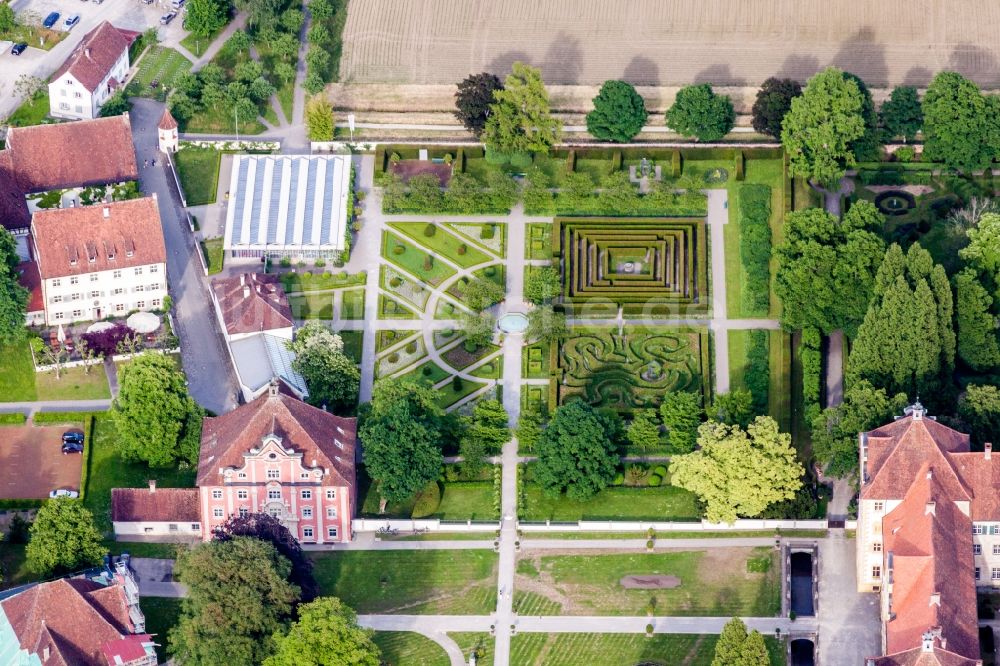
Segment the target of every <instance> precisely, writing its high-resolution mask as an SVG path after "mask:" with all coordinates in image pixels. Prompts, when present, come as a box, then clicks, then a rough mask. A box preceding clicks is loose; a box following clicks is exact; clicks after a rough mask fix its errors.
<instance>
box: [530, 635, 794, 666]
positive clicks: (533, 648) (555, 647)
mask: <svg viewBox="0 0 1000 666" xmlns="http://www.w3.org/2000/svg"><path fill="white" fill-rule="evenodd" d="M718 640H719V637H718V636H714V635H700V636H699V635H696V634H656V635H654V636H652V637H651V638H646V636H644V635H643V634H536V633H519V634H516V635H515V636H514V637H513V638H511V642H510V663H512V664H521V665H523V666H534V665H540V664H545V666H576V665H577V664H587V665H588V666H620V665H621V664H656V665H657V666H659V665H661V664H663V665H668V664H669V665H670V666H674V665H676V664H683V665H684V666H709V665H710V664H711V663H712V659H713V658H714V656H715V644H716V642H718ZM764 641H765V642H766V643H767V647H768V652H769V653H770V655H771V664H772V666H785V654H784V649H783V644H782V643H780V642H779V641H776V640H774V638H772V637H769V636H765V637H764Z"/></svg>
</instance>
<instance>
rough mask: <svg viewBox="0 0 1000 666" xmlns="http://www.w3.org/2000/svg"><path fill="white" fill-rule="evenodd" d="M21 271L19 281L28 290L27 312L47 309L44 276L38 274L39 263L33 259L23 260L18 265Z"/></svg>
mask: <svg viewBox="0 0 1000 666" xmlns="http://www.w3.org/2000/svg"><path fill="white" fill-rule="evenodd" d="M17 270H18V271H19V272H20V278H19V279H18V282H20V283H21V286H22V287H24V288H25V289H27V290H28V307H27V310H26V311H27V312H41V311H43V310H44V309H45V301H44V300H43V299H42V278H41V277H40V276H39V275H38V264H36V263H35V262H33V261H22V262H21V263H20V264H18V265H17Z"/></svg>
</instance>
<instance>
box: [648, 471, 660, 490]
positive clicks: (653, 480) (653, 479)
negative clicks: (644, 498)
mask: <svg viewBox="0 0 1000 666" xmlns="http://www.w3.org/2000/svg"><path fill="white" fill-rule="evenodd" d="M662 482H663V478H662V477H660V476H659V475H658V474H650V475H649V479H648V480H647V481H646V484H647V485H650V486H654V487H655V486H658V485H660V484H661V483H662Z"/></svg>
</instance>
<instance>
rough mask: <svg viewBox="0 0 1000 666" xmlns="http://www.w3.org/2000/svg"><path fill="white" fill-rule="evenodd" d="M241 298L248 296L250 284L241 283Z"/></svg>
mask: <svg viewBox="0 0 1000 666" xmlns="http://www.w3.org/2000/svg"><path fill="white" fill-rule="evenodd" d="M243 298H250V285H246V284H245V285H243Z"/></svg>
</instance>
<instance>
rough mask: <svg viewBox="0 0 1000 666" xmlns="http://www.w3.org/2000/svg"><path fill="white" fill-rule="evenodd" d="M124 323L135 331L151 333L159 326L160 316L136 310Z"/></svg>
mask: <svg viewBox="0 0 1000 666" xmlns="http://www.w3.org/2000/svg"><path fill="white" fill-rule="evenodd" d="M125 325H126V326H128V327H129V328H131V329H132V330H133V331H135V332H136V333H152V332H153V331H155V330H156V329H158V328H159V327H160V318H159V317H157V316H156V315H155V314H153V313H152V312H136V313H135V314H133V315H131V316H129V318H128V319H126V320H125Z"/></svg>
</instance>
